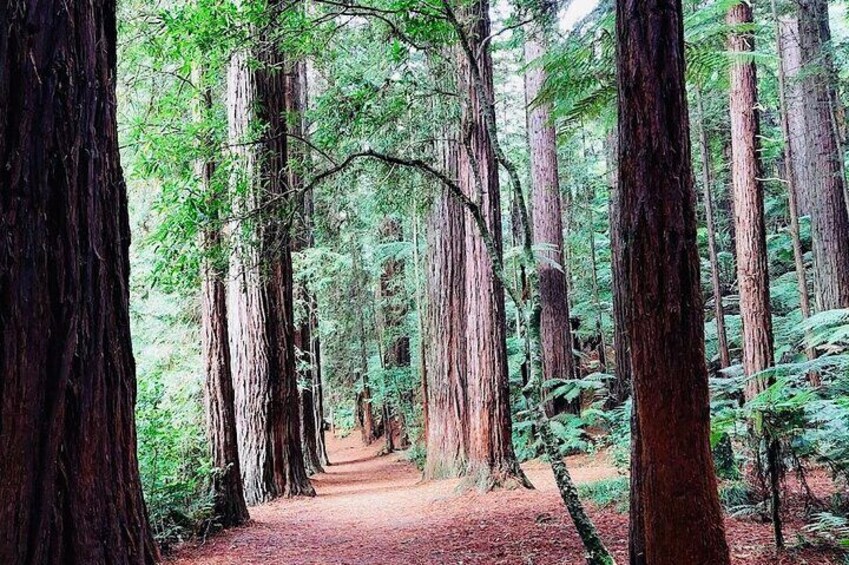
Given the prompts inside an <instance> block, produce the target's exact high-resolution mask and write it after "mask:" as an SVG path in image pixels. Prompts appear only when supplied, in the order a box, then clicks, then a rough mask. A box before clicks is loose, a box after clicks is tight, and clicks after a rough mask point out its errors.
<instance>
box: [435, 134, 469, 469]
mask: <svg viewBox="0 0 849 565" xmlns="http://www.w3.org/2000/svg"><path fill="white" fill-rule="evenodd" d="M437 150H438V151H439V155H438V160H439V161H440V162H441V165H442V169H443V170H444V171H445V172H446V174H448V175H449V176H450V177H451V178H456V177H457V167H458V158H459V152H460V151H461V150H460V147H459V142H458V140H457V139H456V138H455V137H454V136H453V135H451V134H450V133H446V135H445V140H444V141H443V142H441V143H440V144H438V146H437ZM465 240H466V226H465V215H464V210H463V207H462V206H461V205H460V204H459V203H458V202H457V201H456V200H455V199H454V198H452V197H451V196H450V195H449V194H448V192H447V191H446V190H442V191H440V192H439V193H438V194H437V196H436V197H435V198H434V201H433V204H431V209H430V211H429V212H428V216H427V278H426V281H425V282H426V288H427V303H428V307H427V318H426V324H427V333H426V336H427V337H426V339H427V341H428V344H429V347H428V348H427V460H426V463H425V468H424V477H425V478H426V479H441V478H449V477H458V476H461V475H464V474H465V472H466V468H467V464H468V444H469V438H468V412H467V398H466V377H467V373H466V295H465V273H466V258H465V257H466V247H465Z"/></svg>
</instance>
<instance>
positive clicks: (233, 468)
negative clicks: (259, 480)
mask: <svg viewBox="0 0 849 565" xmlns="http://www.w3.org/2000/svg"><path fill="white" fill-rule="evenodd" d="M203 78H204V77H203V73H202V72H200V70H199V69H195V73H194V76H193V79H194V81H195V82H196V84H198V85H200V84H202V81H203ZM201 98H202V100H201V101H200V103H199V104H198V107H197V114H198V116H197V117H198V119H199V120H200V121H201V123H202V120H203V119H204V117H205V114H206V113H208V112H209V111H210V110H211V109H212V93H211V91H210V90H208V89H205V90H204V91H203V95H202V97H201ZM201 143H202V148H203V149H204V151H207V152H212V151H215V150H214V149H213V148H212V147H210V146H209V145H210V144H209V140H208V139H204V140H202V142H201ZM197 172H198V176H199V180H200V184H201V190H202V193H203V194H204V197H205V198H206V202H207V203H208V205H209V209H208V210H207V212H206V215H207V217H208V218H209V224H208V225H206V226H205V228H204V231H203V236H202V242H201V245H202V248H203V252H204V254H205V257H204V262H203V264H202V266H201V328H202V336H203V339H202V351H203V360H204V369H205V373H206V381H205V384H204V407H205V409H206V433H207V437H208V438H209V445H210V451H211V455H212V465H213V467H214V468H215V470H214V471H213V475H212V496H213V511H214V512H215V516H216V519H217V521H218V523H219V524H220V525H221V526H222V527H224V528H229V527H232V526H238V525H239V524H243V523H245V522H247V521H248V519H249V518H250V517H249V515H248V508H247V505H246V504H245V493H244V489H243V487H242V471H241V465H240V464H239V446H238V440H237V434H236V406H235V392H234V390H233V376H232V372H231V367H230V359H231V358H230V341H229V339H230V337H229V331H228V329H227V286H226V283H225V278H224V277H225V276H226V269H225V268H223V266H222V265H221V260H220V255H221V222H220V219H219V214H218V210H217V203H216V200H217V199H219V198H222V197H223V196H226V195H222V194H220V193H217V191H216V188H215V187H214V186H213V176H214V174H215V161H214V160H213V159H212V158H211V157H210V156H207V157H205V158H204V159H202V160H199V161H198V163H197Z"/></svg>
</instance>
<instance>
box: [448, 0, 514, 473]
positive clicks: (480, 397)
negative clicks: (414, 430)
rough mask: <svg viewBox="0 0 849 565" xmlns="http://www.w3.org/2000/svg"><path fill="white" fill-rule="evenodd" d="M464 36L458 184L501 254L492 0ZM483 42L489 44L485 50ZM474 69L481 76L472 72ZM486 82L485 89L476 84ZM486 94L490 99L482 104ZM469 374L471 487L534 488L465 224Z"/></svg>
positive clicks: (474, 239)
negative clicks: (519, 448) (521, 458)
mask: <svg viewBox="0 0 849 565" xmlns="http://www.w3.org/2000/svg"><path fill="white" fill-rule="evenodd" d="M467 10H468V11H467V13H466V21H467V22H469V24H468V26H467V27H466V34H467V38H468V41H469V46H470V48H471V51H472V52H473V53H474V54H476V55H475V57H476V60H475V61H474V62H473V61H470V60H469V58H468V54H467V53H465V52H461V53H460V54H459V68H460V82H461V88H462V91H463V92H465V93H466V96H465V98H466V100H465V105H464V108H463V124H464V127H463V131H464V132H465V134H464V135H465V140H464V144H465V145H466V147H465V151H461V153H460V160H459V184H460V186H461V188H462V189H463V190H464V192H465V193H466V194H467V195H470V196H471V197H472V199H473V200H476V201H477V202H479V203H480V208H481V211H482V213H483V216H484V219H485V221H486V223H487V225H488V228H489V231H490V233H491V234H492V237H493V238H494V244H495V247H496V249H495V252H496V253H498V254H499V255H500V254H501V253H502V244H501V202H500V190H499V184H498V170H497V164H496V160H495V152H494V149H493V146H492V140H491V139H490V133H489V131H488V129H487V126H486V120H485V117H484V115H483V112H485V111H486V108H484V107H483V106H484V105H485V104H491V101H492V96H493V85H492V56H491V53H490V42H489V35H490V24H489V2H488V0H475V1H474V2H473V3H472V4H471V5H470V6H469V7H468V8H467ZM484 40H486V42H485V43H484ZM473 63H474V64H476V65H477V69H478V72H477V73H476V72H474V71H473V70H472V69H471V67H470V65H471V64H473ZM477 80H480V81H481V82H482V83H483V84H476V81H477ZM479 90H483V92H484V95H485V96H487V97H489V99H488V100H480V99H479V97H478V91H479ZM465 231H466V234H465V235H466V324H467V325H466V328H467V332H466V336H467V341H466V371H467V375H468V377H467V378H468V381H467V392H468V396H467V398H468V415H469V420H468V433H469V446H468V456H469V473H468V483H469V484H474V485H476V486H477V487H478V488H480V489H484V490H488V489H492V488H496V487H502V486H505V487H509V486H515V485H520V486H530V483H529V482H528V480H527V478H525V475H524V473H523V472H522V470H521V469H520V468H519V463H518V461H517V460H516V456H515V454H514V452H513V443H512V430H511V414H510V390H509V383H508V378H507V341H506V339H507V335H506V334H507V328H506V318H505V309H504V288H503V287H502V283H501V281H499V280H498V278H497V277H496V276H495V274H494V273H493V265H492V261H491V259H490V257H489V254H488V252H487V249H486V246H485V243H484V240H483V238H482V236H481V234H480V232H479V230H478V229H477V226H476V225H475V224H474V221H473V220H472V219H471V217H469V215H468V214H467V217H466V228H465Z"/></svg>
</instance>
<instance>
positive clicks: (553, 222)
mask: <svg viewBox="0 0 849 565" xmlns="http://www.w3.org/2000/svg"><path fill="white" fill-rule="evenodd" d="M545 52H546V44H545V39H544V37H543V35H542V32H541V31H538V32H537V33H536V35H531V36H529V37H527V38H526V39H525V64H526V65H532V66H531V67H529V68H528V70H527V71H526V72H525V96H526V98H527V103H528V105H529V106H528V109H527V113H528V137H529V142H530V149H531V152H530V153H531V176H532V179H533V199H532V200H533V224H534V225H533V232H534V244H536V245H538V246H540V245H541V246H544V249H543V250H542V251H538V254H539V258H540V260H539V261H538V262H537V273H538V276H539V296H540V303H541V305H542V312H541V314H540V346H541V348H542V371H543V379H544V380H552V379H561V380H567V379H572V378H574V372H575V368H574V358H573V353H572V325H571V323H570V321H569V298H568V296H569V281H568V279H567V278H566V271H565V268H564V264H565V263H564V255H563V212H562V206H561V201H560V182H559V179H558V168H557V140H556V137H555V131H554V122H552V120H551V104H550V103H540V102H539V101H538V100H537V97H538V96H539V94H540V91H541V90H542V86H543V84H544V82H545V79H546V72H545V69H543V68H542V66H541V64H540V61H539V60H538V59H539V58H540V57H542V56H543V55H545ZM566 404H567V403H565V402H563V401H557V400H554V401H550V402H548V403H546V409H547V410H548V412H549V414H554V413H558V412H562V411H563V410H564V409H565V408H567V407H568V406H567V405H566ZM571 408H572V409H573V410H580V402H577V403H576V405H573V406H571Z"/></svg>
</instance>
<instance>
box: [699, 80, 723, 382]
mask: <svg viewBox="0 0 849 565" xmlns="http://www.w3.org/2000/svg"><path fill="white" fill-rule="evenodd" d="M696 105H697V111H698V120H699V121H698V127H699V155H700V156H701V159H702V194H703V199H704V206H705V223H706V224H707V232H708V256H709V257H710V283H711V288H712V289H713V313H714V321H715V322H716V337H717V341H718V342H719V366H720V368H722V369H727V368H728V367H730V366H731V354H730V353H729V352H728V337H727V334H726V332H725V309H724V308H723V307H722V282H721V280H720V278H719V260H718V259H717V251H716V224H715V223H714V220H713V195H712V194H711V190H712V188H713V170H712V169H711V162H710V149H709V147H708V137H707V131H706V130H705V122H704V115H705V113H704V108H703V107H702V94H701V92H696Z"/></svg>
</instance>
